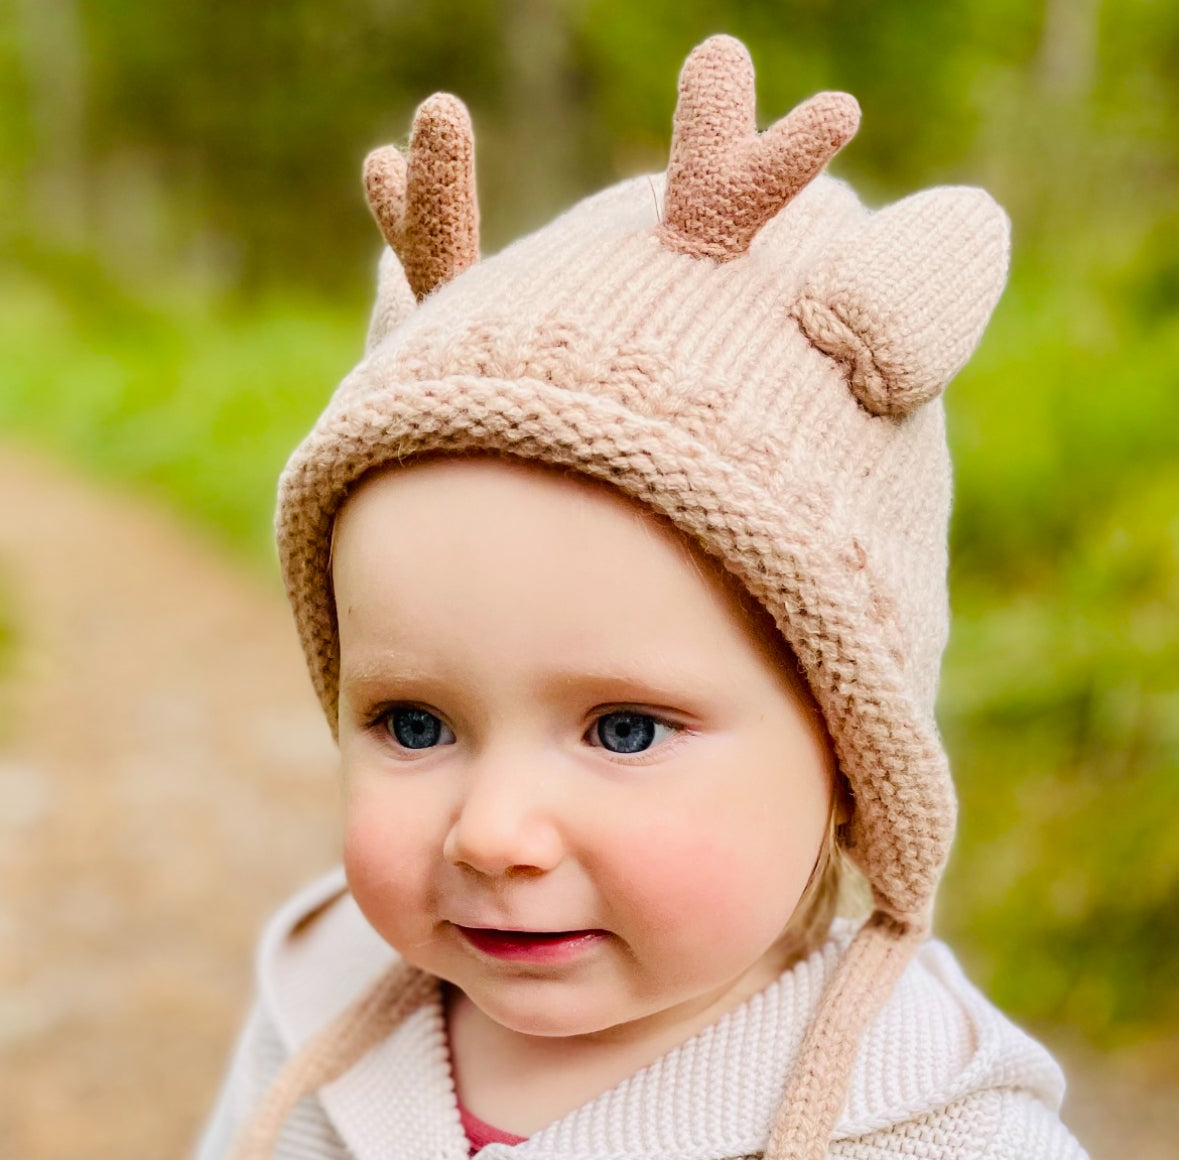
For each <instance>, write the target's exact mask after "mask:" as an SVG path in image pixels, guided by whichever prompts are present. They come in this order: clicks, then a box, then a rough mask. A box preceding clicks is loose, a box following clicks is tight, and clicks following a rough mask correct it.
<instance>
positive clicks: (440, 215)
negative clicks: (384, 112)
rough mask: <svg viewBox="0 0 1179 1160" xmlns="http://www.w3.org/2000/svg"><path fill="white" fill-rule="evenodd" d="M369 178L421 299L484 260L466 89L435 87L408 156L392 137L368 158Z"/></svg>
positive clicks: (373, 198)
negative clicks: (462, 94) (461, 94)
mask: <svg viewBox="0 0 1179 1160" xmlns="http://www.w3.org/2000/svg"><path fill="white" fill-rule="evenodd" d="M364 185H365V189H366V191H367V193H368V203H369V207H370V208H371V209H372V212H373V217H375V218H376V219H377V225H379V226H380V227H381V233H383V234H384V235H385V240H386V241H387V242H388V243H389V245H390V247H391V248H392V249H393V250H394V251H395V252H396V254H397V256H398V257H399V258H400V259H401V265H402V268H403V269H404V271H405V277H406V278H407V279H408V282H409V286H410V288H411V289H412V291H413V294H414V297H415V299H417V300H418V301H421V299H423V298H425V296H426V295H427V294H429V293H430V291H432V290H434V289H435V288H437V287H438V286H441V285H442V284H443V283H444V282H449V281H450V280H451V279H452V278H454V277H455V276H456V275H457V274H461V273H462V272H463V270H465V269H466V268H467V267H468V266H470V265H472V264H474V263H475V262H476V261H477V260H478V258H479V203H478V200H477V198H476V195H475V135H474V133H473V131H472V129H471V118H470V115H469V114H468V112H467V107H466V106H465V105H464V104H463V103H462V101H460V100H459V99H458V97H453V96H451V95H450V94H449V93H435V94H434V95H433V96H432V97H428V98H427V99H426V100H425V101H423V102H422V104H421V105H420V106H419V107H418V110H417V112H416V113H415V114H414V118H413V128H412V130H411V131H410V137H409V156H408V158H407V157H406V156H404V155H403V154H402V153H401V151H400V150H398V149H396V148H395V147H394V146H392V145H386V146H384V147H382V148H380V149H376V150H374V151H373V152H372V153H370V154H369V155H368V157H367V158H365V162H364Z"/></svg>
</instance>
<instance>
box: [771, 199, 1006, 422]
mask: <svg viewBox="0 0 1179 1160" xmlns="http://www.w3.org/2000/svg"><path fill="white" fill-rule="evenodd" d="M1009 248H1010V225H1009V222H1008V220H1007V215H1006V214H1005V213H1004V212H1003V210H1002V209H1001V208H1000V207H999V206H998V205H997V204H996V203H995V202H994V201H993V200H992V198H991V197H990V195H989V194H987V193H986V192H985V191H983V190H981V189H975V188H972V187H969V186H943V187H940V188H937V189H929V190H926V191H924V192H923V193H918V194H914V195H913V196H912V197H907V198H905V199H903V200H902V201H898V202H896V203H895V204H893V205H890V206H888V207H886V208H885V209H883V210H880V211H879V212H877V213H874V214H872V215H871V216H870V217H868V218H867V219H866V220H865V222H864V224H863V225H862V226H861V227H860V228H859V229H858V230H856V231H854V232H853V233H852V234H851V235H850V236H848V237H847V238H844V239H842V240H841V241H840V242H838V243H836V245H835V246H834V247H833V248H832V249H831V251H829V253H828V254H827V256H826V257H825V258H824V259H823V260H822V261H821V262H820V263H819V265H818V266H817V267H816V268H815V269H814V270H812V271H811V273H810V274H809V276H808V277H807V279H806V282H805V283H804V285H803V289H802V291H801V293H800V295H799V297H798V299H797V300H796V301H795V303H794V305H793V306H792V307H791V313H792V314H793V316H794V317H795V319H797V321H798V324H799V326H800V327H801V328H802V330H803V333H804V334H806V336H807V337H808V338H809V339H810V340H811V342H813V343H814V344H815V346H817V347H818V348H819V349H820V350H822V351H823V352H824V353H826V354H829V355H830V356H831V357H832V358H834V359H836V360H837V361H839V362H841V363H843V364H845V366H846V367H847V370H848V375H849V386H850V387H851V390H852V392H853V394H854V395H855V396H856V398H857V399H858V400H859V401H860V403H861V404H862V405H863V406H864V407H865V408H866V409H867V410H868V411H870V412H872V414H874V415H888V416H893V417H899V416H902V415H906V414H908V413H909V412H911V411H913V410H915V409H916V408H917V407H919V406H921V405H922V404H923V403H926V402H928V401H929V400H930V399H933V398H936V396H937V395H938V394H939V393H940V392H941V391H942V390H943V388H944V387H945V386H946V384H947V383H948V382H949V381H950V380H951V379H952V378H953V377H954V375H955V374H957V373H958V371H959V370H960V369H961V368H962V366H963V365H964V364H965V362H966V360H967V359H968V358H969V357H970V354H971V352H972V351H973V350H974V348H975V346H976V345H977V343H978V340H979V339H980V338H981V337H982V333H983V330H984V329H985V328H986V325H987V321H988V320H989V318H990V316H991V312H992V311H993V310H994V308H995V303H996V302H997V301H998V300H999V295H1000V293H1001V292H1002V290H1003V285H1004V283H1005V282H1006V280H1007V264H1008V253H1009Z"/></svg>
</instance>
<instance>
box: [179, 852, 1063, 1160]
mask: <svg viewBox="0 0 1179 1160" xmlns="http://www.w3.org/2000/svg"><path fill="white" fill-rule="evenodd" d="M341 882H342V878H341V877H340V876H338V875H337V876H333V877H331V878H329V879H327V880H325V881H324V882H322V883H319V884H317V885H316V886H315V887H313V888H312V889H311V890H310V891H309V892H306V893H305V894H303V895H302V896H300V898H298V899H296V900H295V902H294V904H293V905H291V906H289V907H287V908H286V909H285V910H284V912H283V913H281V914H280V915H279V916H278V917H277V918H276V920H275V922H274V923H273V924H272V926H271V927H270V929H269V931H268V933H267V935H266V937H265V938H264V940H263V945H262V950H261V954H260V960H259V1003H258V1007H257V1009H256V1011H255V1013H254V1015H253V1016H252V1017H251V1019H250V1022H249V1023H248V1025H247V1027H246V1030H245V1033H244V1035H243V1040H242V1045H241V1047H240V1049H239V1051H238V1054H237V1056H236V1058H235V1061H234V1063H233V1066H232V1068H231V1071H230V1075H229V1078H228V1080H227V1084H226V1088H225V1092H224V1093H223V1096H222V1100H221V1102H220V1104H219V1107H218V1112H217V1114H216V1115H215V1117H214V1120H213V1121H212V1123H211V1124H210V1127H209V1130H208V1132H207V1134H206V1139H205V1143H204V1146H203V1147H202V1149H201V1150H200V1151H199V1152H198V1156H197V1160H224V1157H225V1156H226V1155H227V1154H228V1153H227V1151H226V1141H227V1140H228V1139H229V1138H230V1137H231V1136H232V1134H233V1132H234V1131H235V1130H237V1129H238V1128H239V1127H240V1125H241V1124H242V1123H243V1122H245V1120H247V1119H248V1118H249V1116H250V1114H251V1112H252V1109H253V1108H254V1107H256V1106H257V1103H258V1101H259V1100H260V1099H261V1098H262V1093H263V1092H265V1091H266V1090H267V1089H268V1088H269V1087H270V1086H271V1084H272V1082H273V1080H274V1078H275V1076H276V1075H277V1074H278V1072H279V1070H280V1068H281V1066H282V1064H283V1061H284V1059H285V1058H286V1057H287V1056H289V1054H290V1053H292V1052H294V1051H296V1050H298V1048H299V1047H301V1046H302V1045H303V1044H305V1043H306V1042H307V1041H308V1040H309V1039H311V1038H312V1037H314V1035H315V1034H316V1032H317V1030H318V1029H319V1027H320V1026H321V1023H322V1020H323V1012H324V1011H325V1010H334V1009H336V1008H338V1007H339V1006H340V1005H341V1004H342V1003H344V1004H346V1003H347V1001H348V999H349V998H351V997H352V994H351V993H350V992H345V993H344V994H343V995H342V994H341V993H340V991H341V988H340V970H339V968H340V965H341V963H343V964H344V966H343V970H344V974H345V976H346V977H347V978H349V979H351V980H352V981H353V984H355V985H357V986H358V988H359V990H360V991H363V990H364V987H365V986H366V982H365V980H368V979H371V978H372V977H374V976H379V975H380V974H381V972H382V971H384V970H386V969H387V968H388V966H389V963H390V961H391V952H390V951H389V950H388V948H387V947H385V946H384V945H383V944H382V943H380V941H379V940H378V939H377V938H376V937H375V936H374V935H373V934H372V931H371V930H370V929H369V928H368V926H367V924H366V923H365V922H364V920H363V918H362V917H361V915H360V913H359V910H358V909H357V908H356V907H355V905H354V904H353V903H352V901H351V899H350V898H348V896H347V895H342V894H341V893H340V888H341ZM325 900H329V903H330V904H329V906H328V908H327V909H326V910H324V909H323V903H324V901H325ZM308 915H318V916H317V917H314V918H313V919H312V920H307V919H306V916H308ZM854 933H855V928H854V925H852V924H849V923H847V922H841V923H839V924H837V929H836V930H835V931H834V932H833V934H832V937H831V938H830V939H829V940H828V942H827V943H826V944H825V945H824V946H823V948H822V949H821V950H820V951H818V952H817V953H816V954H814V955H812V956H811V957H810V958H808V959H807V960H805V961H803V962H801V963H799V964H797V965H796V966H795V967H794V968H792V969H791V970H789V971H787V972H786V973H785V974H783V975H782V976H781V978H780V979H779V980H778V981H777V982H776V983H774V984H773V985H771V986H770V987H768V988H767V989H766V990H764V991H762V992H761V993H759V994H758V995H755V996H753V997H752V998H751V999H750V1000H748V1001H747V1002H746V1003H745V1004H743V1005H742V1006H741V1007H739V1008H737V1009H736V1010H734V1011H732V1012H730V1013H729V1014H728V1015H726V1016H725V1017H723V1018H722V1019H721V1020H720V1021H719V1022H717V1023H716V1024H714V1025H712V1026H711V1027H708V1028H706V1029H705V1030H704V1031H702V1032H700V1033H699V1034H698V1035H696V1036H695V1037H694V1038H693V1039H691V1040H689V1041H688V1042H687V1043H685V1044H683V1045H682V1046H681V1047H679V1048H677V1049H675V1050H674V1051H672V1052H670V1053H668V1054H667V1055H665V1056H663V1057H662V1058H661V1059H659V1060H656V1061H655V1062H654V1063H653V1064H652V1065H651V1066H649V1067H647V1068H645V1069H643V1070H642V1071H640V1072H638V1073H637V1074H635V1075H633V1076H631V1077H630V1078H629V1079H627V1080H625V1081H624V1082H623V1083H621V1084H619V1085H618V1086H617V1087H615V1088H613V1089H612V1090H610V1091H608V1092H606V1093H604V1094H603V1095H601V1096H599V1097H598V1098H597V1099H594V1100H592V1101H590V1102H589V1103H588V1104H585V1105H584V1106H582V1107H581V1108H578V1109H576V1110H574V1111H573V1112H570V1113H569V1114H568V1115H567V1116H564V1117H562V1118H561V1119H560V1120H558V1121H556V1122H555V1123H554V1124H551V1125H550V1126H549V1127H547V1128H545V1129H543V1130H542V1131H540V1132H538V1133H536V1135H534V1136H533V1137H532V1138H531V1139H530V1140H528V1141H526V1142H525V1143H524V1144H521V1145H517V1146H514V1147H509V1146H507V1145H499V1144H493V1145H489V1146H488V1147H487V1148H486V1149H484V1150H483V1151H482V1152H481V1153H480V1155H481V1157H483V1160H516V1158H519V1160H651V1158H653V1157H659V1158H661V1160H673V1158H674V1160H722V1158H723V1160H730V1158H736V1157H743V1156H762V1155H763V1154H764V1151H765V1148H766V1145H767V1141H768V1138H769V1135H770V1131H771V1125H772V1121H773V1119H774V1113H775V1109H776V1107H777V1105H778V1101H779V1098H780V1095H781V1088H782V1083H783V1079H784V1077H785V1075H786V1074H788V1073H789V1071H790V1068H791V1065H792V1063H793V1061H794V1060H795V1059H796V1058H797V1054H798V1051H799V1047H800V1044H801V1042H802V1039H803V1037H804V1035H805V1033H806V1029H807V1027H808V1025H809V1023H810V1021H811V1019H812V1017H813V1014H814V1012H815V1009H816V1007H817V1006H818V1005H819V1003H820V1001H821V997H822V996H823V994H824V992H825V989H826V987H827V984H828V982H829V980H830V977H831V976H832V974H833V973H834V972H835V971H836V969H837V968H838V966H839V964H840V963H841V961H842V960H843V957H844V956H845V955H846V952H847V948H848V946H849V945H850V943H851V940H852V938H853V936H854ZM1063 1091H1064V1084H1063V1079H1062V1077H1061V1075H1060V1071H1059V1069H1058V1068H1057V1067H1056V1065H1055V1064H1054V1063H1053V1062H1052V1060H1051V1059H1050V1058H1049V1057H1048V1055H1047V1054H1046V1053H1045V1052H1044V1050H1043V1049H1042V1048H1041V1047H1040V1046H1039V1045H1037V1044H1036V1043H1035V1042H1034V1041H1033V1040H1031V1039H1030V1038H1028V1037H1027V1036H1026V1035H1025V1034H1023V1032H1021V1031H1019V1030H1018V1029H1017V1028H1015V1027H1014V1026H1013V1025H1012V1024H1011V1023H1010V1022H1008V1021H1007V1019H1005V1018H1004V1017H1003V1016H1002V1015H1001V1014H1000V1013H999V1012H998V1011H997V1010H996V1009H995V1008H994V1007H993V1006H992V1005H991V1004H990V1003H988V1002H987V1000H986V999H985V998H984V997H983V996H982V995H981V994H980V993H979V992H978V991H977V990H976V989H975V988H974V987H972V986H971V985H970V983H969V982H967V980H966V979H965V978H964V977H963V975H962V973H961V971H960V969H959V968H958V966H957V964H956V963H955V961H954V959H953V956H952V955H951V954H950V952H949V951H948V950H947V949H946V947H945V946H943V945H942V944H940V943H936V942H928V943H926V944H925V946H924V947H923V948H922V949H921V950H920V951H919V952H918V954H917V955H916V957H915V958H914V959H913V960H911V962H910V963H909V966H908V967H907V968H906V970H905V971H904V973H903V974H902V975H901V978H900V980H899V982H898V984H897V986H896V987H895V988H894V991H893V993H892V995H891V997H890V998H889V1000H888V1002H887V1003H886V1004H885V1006H884V1008H883V1010H882V1011H881V1012H880V1014H879V1015H878V1016H877V1018H876V1019H875V1020H874V1021H873V1023H872V1024H871V1026H870V1027H869V1028H868V1030H867V1033H866V1035H865V1037H864V1041H863V1044H862V1047H861V1049H860V1051H859V1053H858V1055H857V1059H856V1064H855V1068H854V1070H853V1072H852V1079H851V1086H850V1091H849V1095H848V1099H847V1102H846V1104H845V1105H844V1107H843V1108H842V1110H841V1111H840V1112H839V1115H838V1117H837V1119H836V1122H835V1128H834V1132H833V1138H832V1140H831V1142H830V1144H829V1145H828V1146H826V1147H825V1148H824V1152H823V1153H822V1154H823V1155H825V1156H832V1157H843V1158H846V1160H884V1158H885V1157H889V1158H891V1157H897V1156H910V1157H928V1158H931V1160H932V1158H937V1160H943V1158H944V1160H1008V1158H1010V1160H1017V1158H1018V1160H1084V1153H1083V1151H1082V1150H1081V1149H1080V1147H1079V1146H1078V1145H1077V1144H1076V1142H1075V1141H1074V1140H1073V1139H1072V1137H1071V1136H1069V1134H1068V1132H1067V1131H1066V1130H1065V1129H1064V1128H1063V1127H1062V1126H1061V1124H1060V1122H1059V1119H1058V1118H1057V1115H1056V1109H1057V1108H1058V1107H1059V1104H1060V1100H1061V1098H1062V1096H1063ZM465 1153H466V1142H465V1137H464V1136H463V1133H462V1127H461V1124H460V1121H459V1118H458V1107H457V1102H456V1100H455V1096H454V1089H453V1082H452V1079H451V1074H450V1065H449V1059H448V1056H447V1047H446V1036H445V1028H444V1021H443V1013H442V1004H441V998H440V995H439V992H438V991H437V989H434V990H432V991H431V992H430V993H429V994H428V996H427V997H426V998H425V1000H424V1002H423V1003H422V1004H421V1005H420V1006H418V1007H417V1008H416V1009H415V1010H414V1011H413V1012H412V1013H411V1014H410V1015H409V1016H408V1017H407V1018H406V1020H405V1021H404V1022H403V1023H402V1024H401V1025H400V1026H399V1027H398V1028H397V1030H395V1031H394V1032H393V1034H392V1035H391V1036H390V1037H389V1038H388V1040H387V1041H385V1042H383V1043H382V1044H381V1045H380V1046H379V1047H378V1048H377V1049H376V1050H375V1051H373V1052H372V1053H371V1054H369V1055H368V1056H366V1057H365V1058H364V1059H363V1060H362V1061H361V1062H360V1063H359V1064H357V1066H356V1067H355V1068H353V1070H352V1071H350V1072H349V1073H347V1074H346V1075H345V1076H343V1077H342V1078H341V1079H339V1080H337V1081H336V1082H335V1083H334V1084H332V1085H329V1086H328V1087H327V1088H325V1089H324V1090H323V1092H322V1093H321V1095H320V1097H319V1098H311V1099H308V1100H305V1101H304V1102H303V1103H302V1104H300V1105H299V1108H298V1109H297V1111H296V1112H295V1114H294V1115H293V1116H292V1117H291V1119H290V1120H289V1121H288V1122H287V1125H286V1128H285V1130H284V1132H283V1135H282V1137H281V1138H280V1141H279V1144H278V1146H277V1148H276V1150H275V1151H274V1153H273V1155H274V1156H275V1157H277V1158H279V1160H344V1158H345V1157H348V1158H355V1160H421V1158H422V1157H431V1158H435V1160H461V1158H462V1157H464V1156H465Z"/></svg>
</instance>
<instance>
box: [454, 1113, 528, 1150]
mask: <svg viewBox="0 0 1179 1160" xmlns="http://www.w3.org/2000/svg"><path fill="white" fill-rule="evenodd" d="M458 1110H459V1119H460V1120H462V1123H463V1131H464V1132H466V1134H467V1140H468V1142H469V1143H470V1145H471V1153H470V1154H471V1155H472V1156H474V1155H475V1153H476V1152H478V1151H479V1149H480V1148H482V1147H483V1146H484V1145H485V1144H523V1143H524V1141H525V1140H527V1139H528V1137H527V1136H513V1135H512V1133H511V1132H501V1131H500V1130H499V1128H493V1127H492V1126H491V1125H490V1124H488V1123H486V1122H485V1121H483V1120H481V1119H479V1117H478V1116H476V1115H473V1114H472V1113H471V1112H468V1111H467V1109H466V1108H464V1107H463V1105H462V1104H459V1106H458Z"/></svg>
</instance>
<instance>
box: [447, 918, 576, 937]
mask: <svg viewBox="0 0 1179 1160" xmlns="http://www.w3.org/2000/svg"><path fill="white" fill-rule="evenodd" d="M450 921H451V925H452V926H457V927H459V928H460V929H462V930H484V931H487V932H488V933H492V934H580V933H581V932H583V931H587V930H596V929H597V928H596V927H592V926H533V925H530V924H527V923H525V924H522V925H519V926H517V925H515V924H512V923H500V922H458V921H457V920H455V919H451V920H450Z"/></svg>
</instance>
